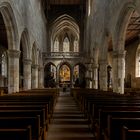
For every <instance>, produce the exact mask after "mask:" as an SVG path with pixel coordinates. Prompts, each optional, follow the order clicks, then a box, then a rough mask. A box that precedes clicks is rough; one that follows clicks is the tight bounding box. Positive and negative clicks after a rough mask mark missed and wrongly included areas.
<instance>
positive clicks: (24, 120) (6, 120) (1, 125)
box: [0, 115, 43, 140]
mask: <svg viewBox="0 0 140 140" xmlns="http://www.w3.org/2000/svg"><path fill="white" fill-rule="evenodd" d="M28 125H30V126H31V130H32V131H31V138H32V139H34V140H41V138H42V137H43V136H42V135H43V133H42V132H41V127H40V116H39V115H38V116H36V117H16V116H15V117H0V129H23V128H26V127H27V126H28Z"/></svg>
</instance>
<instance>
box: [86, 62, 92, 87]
mask: <svg viewBox="0 0 140 140" xmlns="http://www.w3.org/2000/svg"><path fill="white" fill-rule="evenodd" d="M91 80H92V63H89V64H87V71H86V87H87V88H92V81H91Z"/></svg>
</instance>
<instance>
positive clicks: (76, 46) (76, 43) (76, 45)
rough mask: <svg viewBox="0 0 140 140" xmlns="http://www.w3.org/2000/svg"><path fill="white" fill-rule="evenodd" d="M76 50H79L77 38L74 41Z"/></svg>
mask: <svg viewBox="0 0 140 140" xmlns="http://www.w3.org/2000/svg"><path fill="white" fill-rule="evenodd" d="M74 52H79V43H78V40H76V39H75V41H74Z"/></svg>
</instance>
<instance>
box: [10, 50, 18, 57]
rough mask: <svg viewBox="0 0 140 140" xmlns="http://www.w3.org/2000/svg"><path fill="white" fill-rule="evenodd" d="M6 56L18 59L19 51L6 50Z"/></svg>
mask: <svg viewBox="0 0 140 140" xmlns="http://www.w3.org/2000/svg"><path fill="white" fill-rule="evenodd" d="M8 56H9V57H11V58H19V57H20V51H18V50H8Z"/></svg>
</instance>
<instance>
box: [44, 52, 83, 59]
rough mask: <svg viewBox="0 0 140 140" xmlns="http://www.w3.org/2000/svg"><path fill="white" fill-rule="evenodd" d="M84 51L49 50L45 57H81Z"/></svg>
mask: <svg viewBox="0 0 140 140" xmlns="http://www.w3.org/2000/svg"><path fill="white" fill-rule="evenodd" d="M81 56H82V53H79V52H49V53H46V54H45V57H47V58H48V57H51V58H52V57H54V58H69V57H70V58H71V57H72V58H73V57H81Z"/></svg>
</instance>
